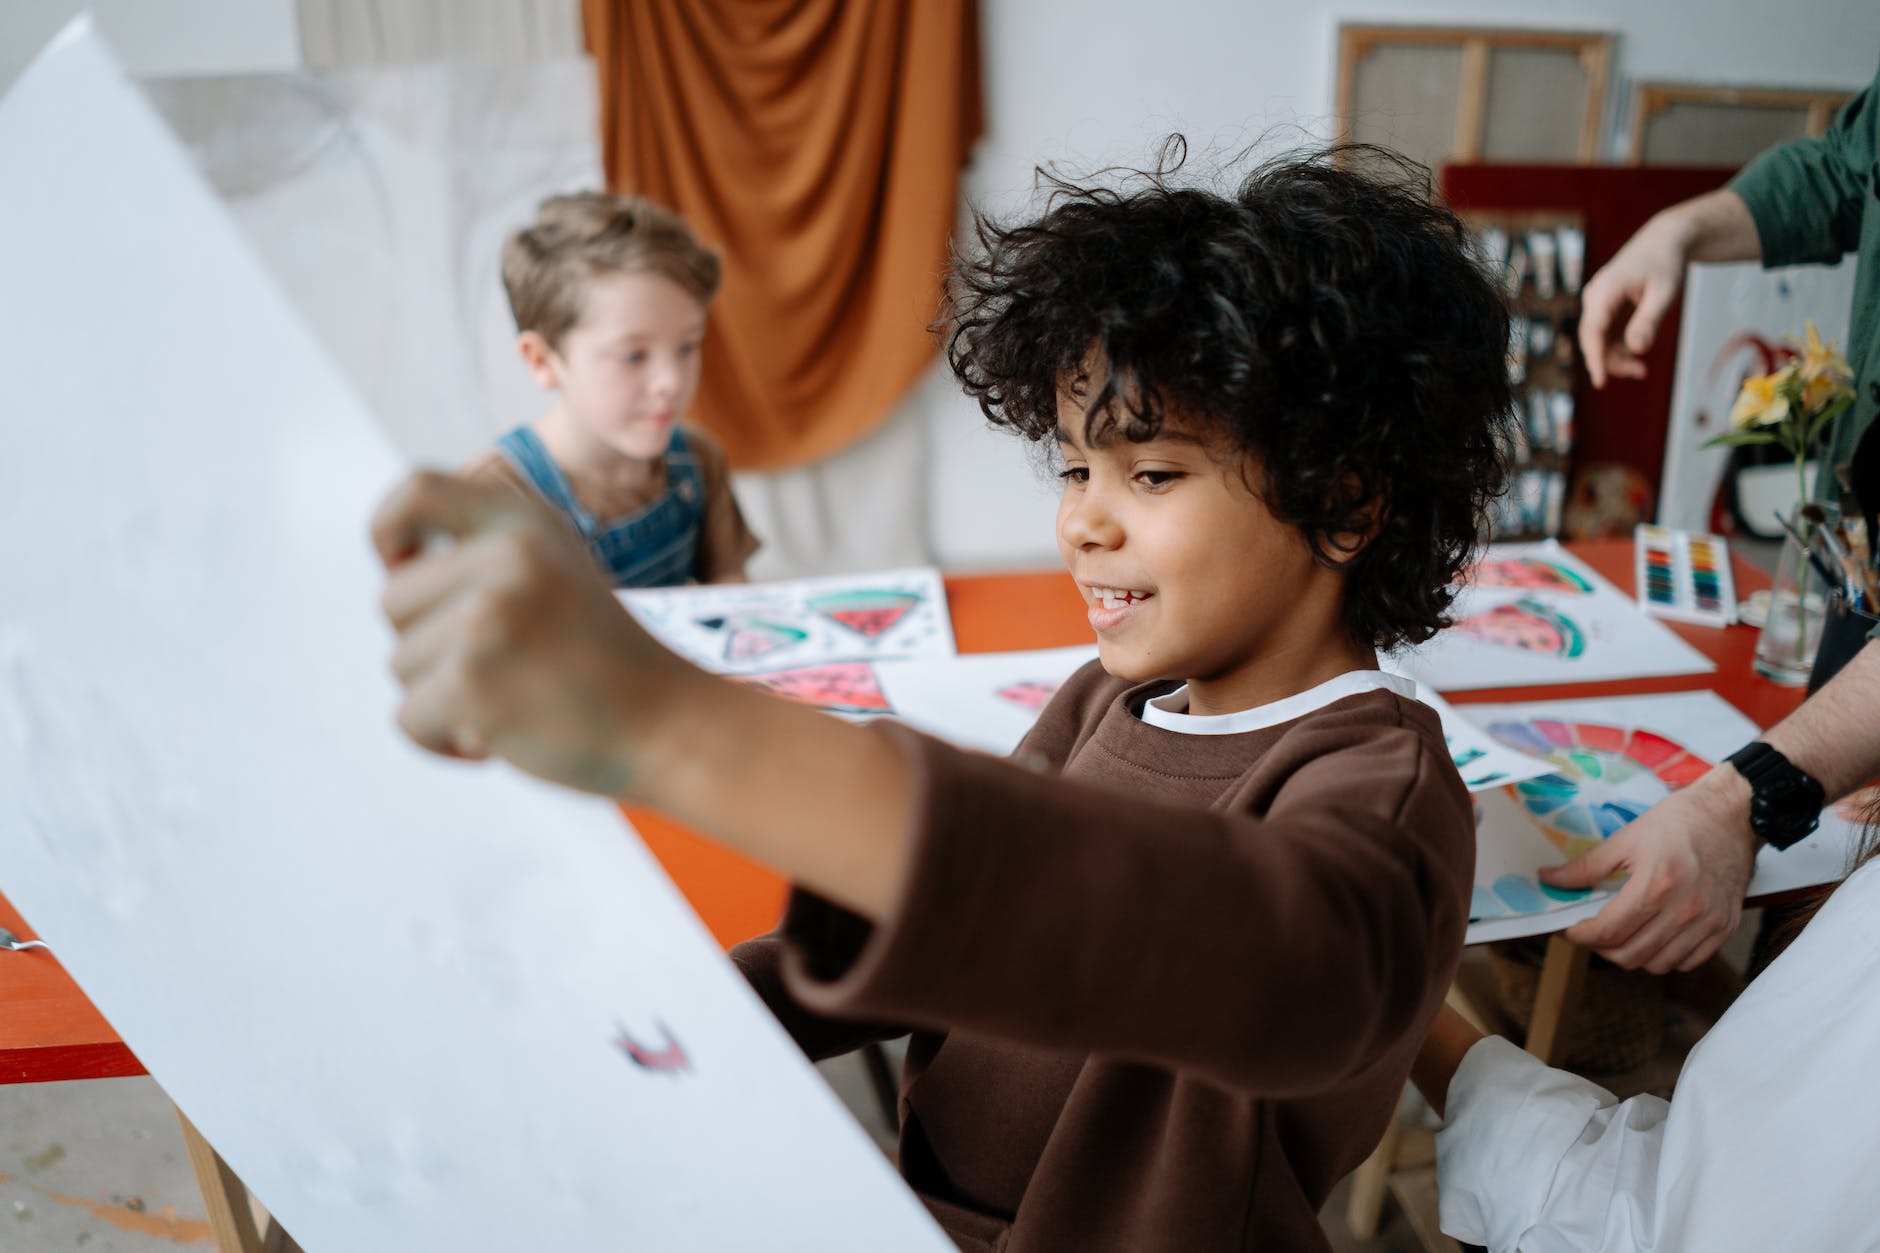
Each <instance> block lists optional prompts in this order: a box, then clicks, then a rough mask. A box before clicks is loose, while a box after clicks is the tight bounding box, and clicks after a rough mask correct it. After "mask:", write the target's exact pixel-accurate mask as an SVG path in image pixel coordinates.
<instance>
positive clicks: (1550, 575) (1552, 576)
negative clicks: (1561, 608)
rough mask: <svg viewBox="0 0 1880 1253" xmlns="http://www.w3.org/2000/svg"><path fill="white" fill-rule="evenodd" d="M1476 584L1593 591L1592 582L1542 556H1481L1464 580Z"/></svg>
mask: <svg viewBox="0 0 1880 1253" xmlns="http://www.w3.org/2000/svg"><path fill="white" fill-rule="evenodd" d="M1467 581H1468V582H1470V583H1473V584H1475V585H1476V586H1477V587H1515V588H1520V589H1522V590H1523V591H1548V592H1567V593H1570V594H1574V595H1580V594H1584V593H1587V592H1591V591H1592V590H1593V582H1592V580H1591V579H1588V578H1587V577H1586V576H1585V575H1583V574H1581V573H1580V572H1579V571H1577V570H1575V569H1573V568H1571V567H1569V566H1566V565H1563V564H1562V563H1560V562H1558V561H1549V560H1547V559H1546V558H1544V557H1499V558H1495V557H1485V558H1483V559H1482V560H1481V561H1479V562H1477V563H1476V566H1475V569H1474V570H1473V571H1472V572H1471V573H1470V575H1469V578H1468V580H1467Z"/></svg>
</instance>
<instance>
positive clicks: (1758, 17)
mask: <svg viewBox="0 0 1880 1253" xmlns="http://www.w3.org/2000/svg"><path fill="white" fill-rule="evenodd" d="M980 11H981V16H982V22H983V31H984V44H983V46H984V49H985V53H984V55H985V82H986V105H987V128H986V137H985V139H984V140H983V141H982V142H981V145H980V148H979V150H978V153H977V155H976V159H975V162H974V165H973V168H972V171H971V175H970V177H969V179H968V183H967V191H968V195H969V197H970V198H972V199H973V200H974V201H976V202H979V203H983V204H986V205H988V206H990V207H993V208H995V209H1001V210H1007V209H1011V208H1013V207H1016V206H1022V205H1023V204H1024V203H1026V196H1027V194H1028V193H1029V189H1030V186H1031V170H1032V167H1033V166H1034V165H1035V164H1037V163H1039V162H1043V161H1047V160H1053V159H1068V160H1070V161H1071V162H1072V163H1074V164H1076V165H1080V166H1083V167H1085V168H1095V167H1098V166H1101V165H1103V164H1108V163H1113V162H1123V163H1134V164H1141V163H1143V162H1144V161H1145V160H1146V159H1147V158H1148V157H1149V155H1150V153H1151V152H1152V150H1153V148H1154V145H1155V143H1156V141H1157V140H1159V139H1160V138H1161V137H1162V136H1163V135H1165V134H1167V133H1168V132H1169V131H1172V130H1181V131H1184V132H1186V133H1187V135H1188V137H1189V139H1190V141H1191V145H1192V147H1193V148H1205V147H1206V146H1208V145H1210V144H1213V145H1217V146H1218V147H1219V148H1220V149H1222V150H1224V151H1225V150H1232V149H1234V148H1236V147H1238V146H1240V145H1243V144H1245V143H1249V142H1252V141H1253V140H1256V139H1258V138H1260V137H1261V135H1262V134H1263V133H1264V132H1265V131H1266V130H1267V128H1269V127H1275V126H1278V127H1287V126H1299V127H1303V128H1304V129H1305V131H1307V132H1311V133H1316V134H1319V135H1321V136H1323V135H1327V134H1329V132H1330V117H1329V115H1330V113H1331V111H1332V107H1333V92H1334V89H1335V75H1336V47H1337V28H1338V26H1339V24H1340V23H1341V22H1367V23H1368V22H1407V23H1424V24H1435V23H1451V24H1470V25H1485V26H1486V25H1493V26H1535V25H1545V26H1551V27H1555V28H1569V29H1576V30H1594V31H1610V32H1613V33H1615V34H1617V35H1618V36H1619V40H1618V47H1617V56H1616V66H1615V70H1616V77H1617V79H1618V81H1617V82H1616V83H1615V84H1613V87H1612V94H1611V95H1610V96H1609V98H1608V107H1607V119H1608V121H1607V133H1608V136H1609V147H1608V153H1607V155H1608V156H1609V157H1615V158H1616V157H1617V156H1619V155H1620V154H1619V153H1618V151H1617V148H1616V143H1617V141H1616V137H1617V136H1620V135H1623V134H1624V133H1625V127H1626V119H1625V118H1624V117H1623V116H1622V114H1623V109H1624V106H1625V103H1626V102H1627V100H1628V99H1629V97H1630V94H1631V91H1630V87H1631V83H1632V81H1634V80H1638V79H1667V80H1672V81H1688V82H1713V83H1742V84H1767V85H1783V84H1795V85H1808V86H1841V87H1849V88H1859V87H1862V86H1864V85H1866V84H1867V83H1868V82H1870V81H1872V79H1873V76H1874V70H1875V66H1876V62H1877V61H1880V4H1877V3H1874V0H1792V2H1791V3H1788V4H1782V5H1778V4H1774V3H1771V2H1770V0H1556V3H1554V4H1551V5H1546V6H1542V5H1540V4H1535V3H1518V2H1514V0H1475V2H1474V3H1468V2H1457V0H1450V2H1449V3H1437V2H1434V0H1371V3H1368V4H1365V5H1363V6H1357V5H1351V4H1323V3H1310V2H1304V3H1301V2H1298V0H1294V2H1291V3H1287V2H1283V0H1277V2H1276V0H1252V2H1249V0H1159V2H1158V3H1156V4H1153V5H1147V4H1142V3H1141V2H1140V0H1016V2H1013V3H1005V2H1003V0H994V2H987V3H983V4H982V5H981V10H980ZM1536 15H1544V20H1541V18H1540V17H1537V16H1536ZM1778 15H1779V19H1778ZM1294 134H1295V135H1298V133H1297V132H1294ZM1282 137H1283V136H1282ZM1298 137H1299V138H1302V139H1303V138H1304V137H1305V136H1298ZM909 407H911V408H912V409H914V410H916V411H917V412H918V413H919V414H920V415H921V416H922V417H924V419H925V420H926V421H927V423H928V424H929V425H928V437H929V449H930V456H931V458H932V464H933V475H932V477H931V479H930V481H929V487H930V498H929V499H930V504H929V521H930V525H931V528H932V532H933V540H934V546H935V549H936V551H937V552H938V555H939V557H940V559H941V561H942V562H943V563H945V564H947V565H949V566H960V567H991V566H1010V565H1025V564H1033V565H1036V564H1041V563H1050V562H1055V560H1056V552H1055V546H1054V543H1053V540H1052V537H1051V518H1052V509H1053V505H1052V500H1053V495H1054V493H1053V491H1051V490H1048V489H1047V488H1045V487H1044V486H1043V485H1042V484H1041V483H1040V480H1039V478H1038V476H1037V475H1036V474H1035V472H1034V471H1033V470H1032V469H1031V468H1030V465H1029V463H1028V461H1027V460H1026V458H1025V457H1024V456H1023V455H1022V454H1021V452H1020V450H1019V448H1018V447H1017V446H1016V444H1015V443H1014V441H1012V440H1010V439H1009V438H1006V437H1001V436H996V435H993V434H991V433H989V432H987V431H985V430H984V425H983V421H982V420H981V419H980V417H979V415H978V411H977V410H976V409H975V408H974V407H973V406H972V405H971V404H970V403H968V402H967V401H966V400H964V398H962V397H959V396H958V395H957V394H955V393H954V392H953V390H952V389H951V387H950V385H949V384H948V383H947V382H946V380H945V379H942V378H933V379H929V380H928V382H927V384H926V385H924V386H923V387H922V388H920V389H918V390H917V392H916V393H915V395H914V396H913V397H912V398H911V399H910V401H909Z"/></svg>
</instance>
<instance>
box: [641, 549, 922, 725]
mask: <svg viewBox="0 0 1880 1253" xmlns="http://www.w3.org/2000/svg"><path fill="white" fill-rule="evenodd" d="M620 599H621V602H622V603H623V604H625V605H626V606H627V608H628V609H630V610H631V611H632V612H633V616H634V617H635V618H637V619H639V621H640V624H641V625H642V626H644V627H645V628H646V629H647V630H648V631H650V632H652V634H653V635H655V636H657V637H658V638H659V640H660V641H661V642H662V643H664V644H665V645H666V646H667V647H668V648H671V649H672V650H673V651H674V652H676V653H678V654H680V655H681V656H683V657H685V658H687V659H688V660H690V661H691V662H693V663H694V664H695V665H698V666H701V667H703V668H704V669H706V670H710V671H712V672H713V673H715V674H724V675H730V676H732V677H733V678H737V679H740V680H742V681H745V682H749V683H751V684H753V685H754V686H757V687H761V688H763V689H764V690H766V691H768V692H771V693H772V694H774V695H777V696H782V697H784V698H786V699H789V700H794V701H797V702H799V703H800V704H804V705H809V706H811V707H812V708H815V709H821V710H823V711H824V712H826V713H833V714H836V715H839V716H841V717H844V718H847V719H849V720H851V721H866V720H868V719H870V718H874V717H879V716H881V715H883V714H887V713H891V712H892V707H891V705H890V702H889V701H888V699H887V697H886V696H885V694H884V693H883V692H882V690H881V683H880V678H879V675H878V674H877V672H876V667H877V666H878V665H879V664H880V663H881V662H882V661H884V660H888V659H902V658H929V659H931V658H943V657H951V656H953V625H952V619H951V617H950V616H949V615H948V612H947V594H946V584H945V583H944V582H942V581H941V578H940V572H939V571H938V570H936V569H934V568H933V567H932V566H914V567H910V568H908V569H904V570H877V571H873V572H871V573H865V574H844V575H824V576H819V577H816V578H807V579H778V580H775V581H773V582H768V583H712V584H705V585H702V586H692V587H666V588H652V589H647V590H634V591H623V592H621V593H620Z"/></svg>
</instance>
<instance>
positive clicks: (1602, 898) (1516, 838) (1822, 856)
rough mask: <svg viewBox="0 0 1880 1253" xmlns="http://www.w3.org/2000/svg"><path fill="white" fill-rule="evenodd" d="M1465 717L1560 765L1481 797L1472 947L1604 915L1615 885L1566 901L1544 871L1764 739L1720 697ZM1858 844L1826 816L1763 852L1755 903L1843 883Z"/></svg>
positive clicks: (1486, 709) (1505, 710)
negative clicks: (1793, 840) (1795, 839)
mask: <svg viewBox="0 0 1880 1253" xmlns="http://www.w3.org/2000/svg"><path fill="white" fill-rule="evenodd" d="M1460 708H1461V710H1462V713H1463V715H1464V716H1465V717H1467V718H1468V719H1470V720H1471V721H1473V722H1474V723H1475V724H1476V725H1477V726H1479V727H1480V728H1481V729H1482V730H1483V731H1484V732H1485V733H1486V734H1487V735H1489V736H1490V737H1491V738H1493V739H1496V740H1499V741H1501V742H1502V743H1504V744H1506V745H1507V746H1509V747H1510V748H1514V749H1517V750H1520V751H1522V752H1525V753H1528V754H1532V755H1534V756H1538V757H1541V758H1543V759H1545V760H1546V761H1547V762H1548V763H1549V765H1550V766H1551V767H1552V772H1551V773H1549V774H1546V775H1542V776H1540V777H1538V778H1534V779H1530V780H1528V781H1526V782H1523V783H1518V784H1514V785H1512V786H1510V787H1508V788H1505V789H1503V790H1502V791H1500V792H1497V793H1491V794H1488V795H1485V796H1482V797H1480V798H1478V799H1479V800H1480V803H1481V808H1480V810H1479V812H1478V815H1477V823H1476V866H1475V900H1474V903H1473V905H1472V907H1471V909H1470V922H1469V931H1468V942H1469V943H1471V944H1479V943H1482V942H1483V941H1486V940H1507V939H1513V938H1515V937H1516V936H1523V935H1540V934H1544V933H1546V932H1550V931H1559V930H1563V929H1564V928H1566V927H1569V926H1571V925H1573V924H1574V923H1575V922H1578V921H1579V920H1580V919H1581V918H1586V917H1590V916H1592V915H1593V914H1595V913H1597V912H1598V911H1599V909H1600V908H1601V907H1602V906H1604V904H1605V903H1606V901H1607V900H1609V899H1610V898H1611V897H1612V896H1613V895H1614V894H1615V893H1616V891H1617V887H1616V885H1607V886H1602V887H1600V888H1599V889H1598V890H1596V891H1594V892H1590V893H1587V892H1559V891H1556V890H1554V889H1552V888H1549V887H1546V886H1545V885H1543V884H1542V883H1541V882H1540V881H1539V879H1537V878H1536V877H1535V871H1536V870H1538V869H1539V868H1540V867H1542V866H1554V865H1559V864H1560V863H1561V862H1563V861H1565V860H1567V859H1568V858H1570V857H1574V856H1577V855H1579V853H1581V852H1583V851H1585V850H1587V849H1590V848H1594V847H1596V846H1597V845H1598V844H1599V842H1600V841H1601V840H1603V839H1605V838H1606V837H1607V836H1609V835H1611V834H1612V833H1613V832H1614V831H1617V830H1619V829H1620V828H1621V827H1623V826H1624V825H1625V824H1626V823H1627V822H1629V821H1631V820H1632V819H1633V818H1634V817H1636V816H1637V815H1639V814H1642V813H1643V812H1645V811H1646V810H1647V809H1649V808H1650V807H1651V806H1652V805H1653V804H1655V803H1656V802H1658V801H1659V800H1662V799H1663V798H1664V797H1665V796H1668V795H1669V794H1670V793H1671V792H1672V791H1675V790H1676V789H1678V788H1681V787H1685V786H1687V785H1689V784H1690V783H1692V782H1694V781H1695V780H1696V779H1698V778H1699V777H1700V776H1702V775H1703V774H1704V773H1705V772H1706V771H1708V770H1709V769H1710V767H1711V765H1712V764H1713V763H1715V762H1718V761H1721V760H1723V758H1725V757H1727V756H1729V755H1730V754H1731V753H1733V752H1735V751H1736V750H1737V749H1739V748H1741V747H1742V746H1743V745H1744V744H1746V743H1748V742H1749V741H1750V740H1752V739H1755V738H1756V736H1757V735H1758V734H1759V730H1760V729H1759V728H1758V727H1757V726H1756V724H1755V723H1753V722H1751V721H1750V720H1749V719H1748V718H1745V717H1744V716H1743V715H1742V714H1741V713H1738V712H1737V710H1736V709H1735V708H1734V707H1733V706H1732V705H1730V703H1729V702H1727V701H1725V700H1724V699H1723V698H1722V697H1720V696H1718V695H1717V694H1716V693H1714V692H1675V693H1670V694H1667V695H1656V696H1609V697H1604V698H1596V699H1590V700H1561V701H1535V702H1531V703H1526V704H1519V705H1465V706H1461V707H1460ZM1858 835H1859V831H1858V829H1857V828H1856V827H1855V825H1854V824H1853V823H1850V822H1848V821H1847V820H1846V819H1844V818H1842V817H1840V816H1839V815H1837V814H1835V813H1834V811H1833V810H1831V809H1830V810H1828V811H1826V812H1824V813H1823V814H1822V816H1821V826H1820V827H1819V828H1818V829H1817V830H1816V831H1815V832H1814V833H1813V834H1812V835H1810V836H1809V837H1808V838H1807V839H1805V840H1803V841H1802V842H1801V843H1799V844H1797V845H1795V846H1794V847H1793V848H1790V849H1788V850H1787V851H1784V852H1778V851H1776V850H1775V849H1770V848H1765V849H1763V850H1762V852H1761V854H1760V855H1759V856H1758V857H1757V859H1756V873H1755V875H1754V876H1753V877H1752V878H1751V880H1750V884H1749V892H1750V895H1752V896H1756V895H1762V894H1766V893H1771V892H1782V891H1787V890H1789V889H1791V888H1799V887H1810V886H1813V885H1816V884H1821V883H1832V882H1834V881H1836V880H1838V879H1840V878H1841V877H1842V876H1843V875H1845V874H1846V873H1847V869H1848V865H1847V863H1848V858H1849V856H1850V854H1851V852H1852V850H1853V847H1854V844H1855V842H1856V840H1857V837H1858Z"/></svg>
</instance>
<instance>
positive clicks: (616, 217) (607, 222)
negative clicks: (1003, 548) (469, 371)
mask: <svg viewBox="0 0 1880 1253" xmlns="http://www.w3.org/2000/svg"><path fill="white" fill-rule="evenodd" d="M636 273H652V274H660V275H664V276H665V277H666V278H669V279H671V280H672V281H673V282H675V283H677V284H679V286H681V287H683V288H685V289H686V290H687V291H688V292H690V293H692V295H694V296H696V297H697V298H698V300H699V303H701V304H707V303H709V302H710V301H711V298H712V296H713V295H714V294H715V293H716V292H717V291H718V280H719V263H718V254H717V253H715V252H713V251H712V250H711V249H709V248H707V247H705V245H703V244H701V243H699V241H698V240H697V239H696V238H695V237H694V236H693V234H692V232H691V230H690V228H688V227H687V226H686V224H685V221H684V220H683V219H682V218H680V217H679V215H678V214H676V213H674V212H672V211H671V210H670V209H665V208H662V207H661V206H659V205H656V204H654V203H653V202H652V201H650V200H646V199H643V198H641V197H639V196H613V195H608V194H607V193H606V192H598V191H584V192H575V193H572V194H570V195H563V196H550V197H549V198H548V199H547V200H544V201H543V202H542V203H541V205H540V207H538V208H537V209H536V212H535V220H534V221H533V222H531V223H529V225H527V226H525V227H523V228H522V229H521V230H519V231H517V232H516V233H515V234H513V235H511V236H510V237H509V238H508V240H507V241H505V242H504V244H503V290H504V291H506V292H507V293H508V294H509V311H510V312H511V313H512V314H514V315H515V318H516V330H517V331H534V332H536V333H537V334H539V335H541V337H542V338H543V339H546V340H547V341H548V343H549V346H550V347H551V348H559V347H560V345H561V338H562V336H564V335H566V334H567V333H568V332H569V330H571V329H572V328H573V327H574V324H575V323H576V322H579V321H580V320H581V306H582V300H583V298H584V297H585V295H586V293H587V286H588V284H589V283H590V282H591V281H592V280H593V279H595V278H596V277H599V276H601V275H605V274H636Z"/></svg>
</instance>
